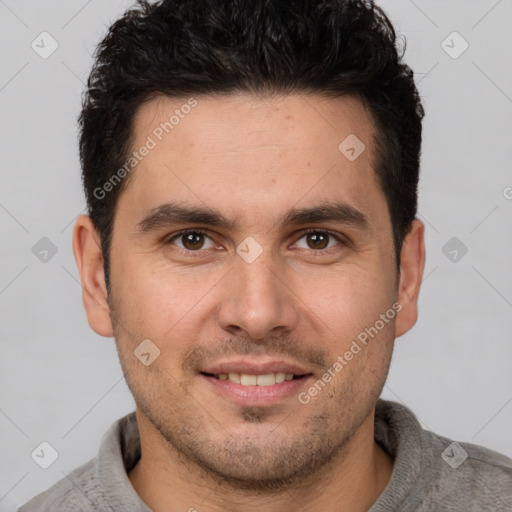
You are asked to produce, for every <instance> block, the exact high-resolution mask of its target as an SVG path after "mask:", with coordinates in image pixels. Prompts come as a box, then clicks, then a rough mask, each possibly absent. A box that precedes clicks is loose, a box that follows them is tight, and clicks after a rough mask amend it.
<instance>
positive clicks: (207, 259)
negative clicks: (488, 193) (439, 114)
mask: <svg viewBox="0 0 512 512" xmlns="http://www.w3.org/2000/svg"><path fill="white" fill-rule="evenodd" d="M395 43H396V38H395V32H394V29H393V27H392V25H391V23H390V22H389V20H388V18H387V17H386V15H385V14H384V12H383V11H382V10H381V9H379V8H378V7H376V6H374V5H373V3H372V2H369V1H351V0H337V1H335V0H334V1H313V0H308V1H294V2H290V1H284V0H283V1H279V0H265V1H263V0H253V1H251V2H242V1H236V0H232V1H231V2H216V1H210V2H199V1H197V0H196V1H194V0H188V1H186V0H168V1H166V0H164V1H162V2H158V3H155V4H149V3H145V2H140V5H139V6H138V8H136V9H133V10H131V11H129V12H127V13H126V14H125V15H124V16H123V17H122V18H121V19H120V20H118V21H116V23H115V24H114V25H113V26H112V27H111V28H110V31H109V33H108V35H107V36H106V37H105V39H104V40H103V41H102V42H101V44H100V45H99V47H98V51H97V54H96V62H95V65H94V68H93V70H92V73H91V76H90V78H89V82H88V88H87V91H86V95H85V97H84V104H83V110H82V114H81V118H80V126H81V138H80V155H81V163H82V169H83V181H84V188H85V192H86V196H87V200H88V207H89V216H82V217H80V218H79V219H78V220H77V222H76V225H75V230H74V239H73V246H74V252H75V257H76V260H77V264H78V268H79V272H80V276H81V280H82V286H83V300H84V304H85V308H86V311H87V315H88V320H89V324H90V326H91V327H92V328H93V329H94V331H96V332H97V333H98V334H100V335H102V336H106V337H110V336H114V337H115V340H116V344H117V348H118V352H119V357H120V361H121V365H122V367H123V371H124V374H125V377H126V380H127V382H128V385H129V387H130V389H131V391H132V393H133V395H134V398H135V401H136V412H135V414H130V415H128V416H126V417H125V418H122V419H121V420H119V421H118V422H117V423H116V424H115V425H114V426H113V427H112V428H111V429H110V430H109V432H107V434H106V435H105V437H104V438H103V441H102V443H101V447H100V451H99V454H98V457H97V458H96V459H94V460H92V461H91V462H89V463H88V464H86V465H84V466H82V467H81V468H78V469H77V470H75V472H73V473H71V474H70V475H69V478H65V479H63V480H62V481H61V482H59V483H58V484H56V486H54V487H53V488H52V489H50V490H49V491H47V492H46V493H43V494H42V495H40V496H38V497H36V498H34V499H33V500H32V501H31V502H29V503H28V504H27V505H25V506H24V507H22V508H21V511H23V512H28V511H35V510H38V511H40V510H48V511H49V510H52V511H56V510H57V511H60V510H62V511H75V510H77V511H78V510H102V511H107V510H108V511H112V510H115V511H129V510H131V511H135V510H153V511H156V512H160V511H185V510H189V511H193V510H197V511H200V512H201V511H212V512H213V511H218V510H232V511H253V510H254V511H290V510H305V511H319V510H322V511H325V510H328V511H331V510H336V511H350V512H357V511H367V510H371V511H372V512H380V511H396V510H400V511H413V510H414V511H416V510H419V511H441V510H451V511H468V510H478V511H482V510H493V511H494V510H510V507H511V506H512V461H511V460H510V459H508V458H506V457H505V456H502V455H500V454H498V453H495V452H492V451H490V450H487V449H485V448H482V447H478V446H475V445H470V444H466V443H460V444H459V443H453V442H452V441H451V440H449V439H446V438H444V437H441V436H438V435H436V434H433V433H431V432H427V431H424V430H422V429H421V427H420V425H419V423H418V421H417V420H416V419H415V417H414V415H413V413H412V412H411V411H409V410H408V409H407V408H405V407H403V406H401V405H399V404H396V403H393V402H386V401H383V400H379V396H380V393H381V391H382V388H383V385H384V382H385V379H386V376H387V372H388V368H389V363H390V360H391V355H392V350H393V344H394V340H395V338H396V337H399V336H401V335H402V334H404V333H405V332H407V331H408V330H409V329H410V328H411V327H412V326H413V325H414V323H415V322H416V318H417V299H418V293H419V289H420V284H421V280H422V275H423V268H424V261H425V249H424V238H423V233H424V226H423V224H422V223H421V222H420V221H419V220H417V219H416V218H415V215H416V203H417V184H418V171H419V158H420V149H421V122H422V118H423V115H424V112H423V109H422V106H421V102H420V99H419V96H418V92H417V89H416V87H415V84H414V80H413V74H412V72H411V70H410V69H409V68H408V67H407V66H406V65H405V64H404V63H402V62H401V56H399V55H398V54H397V50H396V46H395Z"/></svg>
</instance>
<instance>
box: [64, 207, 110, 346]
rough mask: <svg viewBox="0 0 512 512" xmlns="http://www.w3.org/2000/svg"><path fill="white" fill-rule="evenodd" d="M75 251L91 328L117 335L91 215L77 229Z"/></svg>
mask: <svg viewBox="0 0 512 512" xmlns="http://www.w3.org/2000/svg"><path fill="white" fill-rule="evenodd" d="M73 253H74V255H75V260H76V264H77V266H78V272H79V273H80V280H81V283H82V300H83V303H84V306H85V311H86V313H87V319H88V321H89V325H90V326H91V328H92V329H93V330H94V331H95V332H97V333H98V334H99V335H101V336H105V337H111V336H113V329H112V322H111V319H110V308H109V305H108V300H107V297H108V295H107V287H106V284H105V274H104V270H103V255H102V252H101V242H100V239H99V236H98V233H97V231H96V228H95V227H94V225H93V223H92V221H91V218H90V217H89V216H88V215H81V216H80V217H78V219H77V220H76V222H75V227H74V230H73Z"/></svg>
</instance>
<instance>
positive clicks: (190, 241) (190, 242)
mask: <svg viewBox="0 0 512 512" xmlns="http://www.w3.org/2000/svg"><path fill="white" fill-rule="evenodd" d="M168 243H169V244H172V245H176V246H177V247H179V248H180V249H184V250H186V251H196V252H197V251H199V250H200V249H211V248H213V247H214V245H215V244H214V242H213V240H211V239H210V237H209V236H208V235H207V234H206V233H203V232H201V231H183V232H181V233H178V234H176V235H174V236H173V237H172V238H171V239H170V240H169V241H168Z"/></svg>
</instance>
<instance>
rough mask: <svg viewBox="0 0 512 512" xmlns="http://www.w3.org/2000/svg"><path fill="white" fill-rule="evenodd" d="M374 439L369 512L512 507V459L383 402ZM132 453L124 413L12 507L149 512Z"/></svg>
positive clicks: (34, 511) (132, 429) (132, 430)
mask: <svg viewBox="0 0 512 512" xmlns="http://www.w3.org/2000/svg"><path fill="white" fill-rule="evenodd" d="M375 440H376V441H377V443H379V445H380V446H382V448H383V449H384V450H386V451H387V452H388V453H389V455H390V456H391V457H392V458H393V460H394V467H393V473H392V475H391V479H390V481H389V483H388V485H387V487H386V488H385V489H384V492H383V493H382V494H381V495H380V497H379V499H378V500H377V501H376V502H375V503H374V504H373V506H372V507H371V508H370V510H369V512H390V511H392V512H395V511H400V512H412V511H418V512H426V511H429V512H444V511H452V512H455V511H456V512H472V511H474V512H488V511H489V512H491V511H492V512H496V511H499V512H512V459H509V458H508V457H505V456H504V455H501V454H499V453H497V452H494V451H492V450H488V449H487V448H483V447H481V446H477V445H473V444H469V443H462V442H461V443H457V442H453V441H452V440H450V439H447V438H445V437H441V436H438V435H436V434H434V433H432V432H429V431H427V430H423V429H422V427H421V425H420V424H419V423H418V421H417V419H416V417H415V416H414V414H413V413H412V412H411V411H410V410H409V409H407V408H406V407H404V406H403V405H400V404H398V403H395V402H390V401H384V400H379V401H378V403H377V407H376V411H375ZM139 457H140V443H139V435H138V430H137V422H136V419H135V413H131V414H128V415H127V416H125V417H124V418H121V419H120V420H118V421H117V422H116V423H114V425H112V427H111V428H110V429H109V430H108V432H106V433H105V435H104V436H103V439H102V441H101V446H100V449H99V453H98V456H97V457H96V458H94V459H92V460H91V461H89V462H88V463H86V464H84V465H83V466H81V467H79V468H77V469H75V470H74V471H73V472H72V473H71V474H70V475H69V477H67V478H63V479H62V480H60V481H59V482H57V483H56V484H55V485H54V486H53V487H51V488H50V489H48V490H47V491H45V492H43V493H41V494H39V495H38V496H36V497H35V498H33V499H32V500H31V501H29V502H28V503H27V504H25V505H24V506H23V507H21V508H20V509H19V511H18V512H46V511H48V512H50V511H51V512H79V511H83V512H90V511H93V510H94V511H102V512H113V511H116V512H139V511H141V512H142V511H143V512H151V509H150V508H149V507H148V506H147V505H145V504H144V502H143V501H142V500H141V499H140V498H139V496H138V494H137V493H136V492H135V489H134V488H133V487H132V486H131V484H130V481H129V479H128V476H127V474H128V472H129V471H130V470H131V469H132V468H133V467H134V466H135V464H136V463H137V461H138V459H139ZM326 512H328V511H326Z"/></svg>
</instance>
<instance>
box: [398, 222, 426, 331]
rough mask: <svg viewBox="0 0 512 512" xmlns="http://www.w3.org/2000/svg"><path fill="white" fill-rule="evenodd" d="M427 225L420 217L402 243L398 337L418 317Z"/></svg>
mask: <svg viewBox="0 0 512 512" xmlns="http://www.w3.org/2000/svg"><path fill="white" fill-rule="evenodd" d="M424 235H425V225H424V224H423V222H421V221H420V220H418V219H415V220H414V221H413V224H412V227H411V230H410V232H409V233H408V235H407V236H406V238H405V240H404V243H403V245H402V252H401V254H400V279H399V283H398V302H399V303H400V304H401V306H402V309H401V310H400V314H399V315H398V317H397V321H396V332H395V335H396V337H399V336H402V334H405V333H406V332H407V331H408V330H409V329H411V327H412V326H413V325H414V324H415V323H416V320H417V318H418V296H419V293H420V287H421V281H422V279H423V269H424V267H425V239H424Z"/></svg>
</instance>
